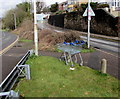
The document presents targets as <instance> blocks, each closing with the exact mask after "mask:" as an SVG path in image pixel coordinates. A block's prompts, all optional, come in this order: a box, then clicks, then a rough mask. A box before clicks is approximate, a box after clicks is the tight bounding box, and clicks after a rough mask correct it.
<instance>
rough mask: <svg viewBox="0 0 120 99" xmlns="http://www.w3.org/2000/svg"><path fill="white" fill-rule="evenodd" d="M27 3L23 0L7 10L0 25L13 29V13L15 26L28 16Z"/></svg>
mask: <svg viewBox="0 0 120 99" xmlns="http://www.w3.org/2000/svg"><path fill="white" fill-rule="evenodd" d="M28 6H29V3H27V2H23V3H20V4H18V5H17V6H16V8H15V9H11V10H9V11H8V12H7V13H6V14H5V16H4V17H3V21H2V25H3V26H2V27H3V28H8V29H12V30H13V29H15V24H14V14H15V15H16V23H17V26H18V25H19V24H20V23H22V22H23V20H24V19H25V18H27V17H31V16H30V11H29V10H28Z"/></svg>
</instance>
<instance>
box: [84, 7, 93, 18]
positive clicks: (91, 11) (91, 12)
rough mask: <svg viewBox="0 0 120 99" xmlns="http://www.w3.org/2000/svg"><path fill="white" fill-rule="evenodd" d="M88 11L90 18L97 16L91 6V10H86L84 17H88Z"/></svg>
mask: <svg viewBox="0 0 120 99" xmlns="http://www.w3.org/2000/svg"><path fill="white" fill-rule="evenodd" d="M88 11H89V14H90V16H95V13H94V12H93V10H92V8H91V6H90V8H89V9H88V7H87V8H86V10H85V12H84V14H83V16H88Z"/></svg>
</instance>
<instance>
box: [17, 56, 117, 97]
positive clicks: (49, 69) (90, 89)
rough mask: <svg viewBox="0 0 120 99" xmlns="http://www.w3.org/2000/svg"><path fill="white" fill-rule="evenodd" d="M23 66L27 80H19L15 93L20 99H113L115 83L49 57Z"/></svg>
mask: <svg viewBox="0 0 120 99" xmlns="http://www.w3.org/2000/svg"><path fill="white" fill-rule="evenodd" d="M26 64H29V65H30V68H31V80H26V79H21V80H20V82H19V83H18V84H17V87H16V89H15V90H16V91H17V90H19V91H20V94H21V95H22V96H24V97H117V96H118V91H119V89H118V80H117V79H115V78H114V77H111V76H109V75H103V74H101V73H99V72H98V71H95V70H93V69H90V68H88V67H85V66H78V65H77V64H76V65H75V68H76V69H75V70H74V71H71V70H69V66H67V65H65V64H64V62H63V61H59V60H58V59H56V58H53V57H49V56H39V57H36V56H33V57H31V58H29V59H28V61H27V62H26Z"/></svg>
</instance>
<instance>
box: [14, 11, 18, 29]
mask: <svg viewBox="0 0 120 99" xmlns="http://www.w3.org/2000/svg"><path fill="white" fill-rule="evenodd" d="M13 17H14V24H15V29H16V27H17V25H16V14H15V13H13Z"/></svg>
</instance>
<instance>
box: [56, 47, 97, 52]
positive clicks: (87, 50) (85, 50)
mask: <svg viewBox="0 0 120 99" xmlns="http://www.w3.org/2000/svg"><path fill="white" fill-rule="evenodd" d="M80 51H81V53H91V52H95V51H96V50H95V49H94V48H90V49H82V50H80ZM55 52H62V51H61V50H59V49H57V48H55Z"/></svg>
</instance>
